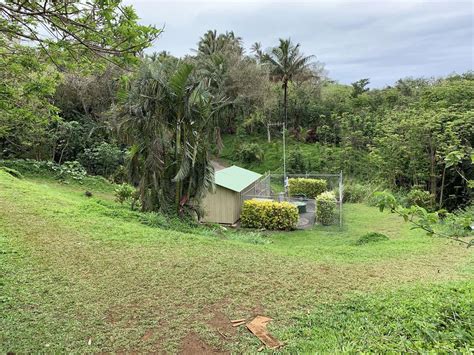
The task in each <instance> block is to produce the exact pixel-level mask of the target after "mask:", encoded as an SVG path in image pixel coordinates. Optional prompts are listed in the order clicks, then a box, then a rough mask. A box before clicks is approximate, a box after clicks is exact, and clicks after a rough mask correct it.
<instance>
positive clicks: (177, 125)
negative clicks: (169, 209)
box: [175, 115, 181, 213]
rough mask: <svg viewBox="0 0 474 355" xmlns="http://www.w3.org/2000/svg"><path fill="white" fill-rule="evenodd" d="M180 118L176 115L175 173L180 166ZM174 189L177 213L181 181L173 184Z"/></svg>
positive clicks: (177, 210)
mask: <svg viewBox="0 0 474 355" xmlns="http://www.w3.org/2000/svg"><path fill="white" fill-rule="evenodd" d="M180 121H181V118H180V115H178V120H177V122H176V146H175V149H176V151H175V159H176V167H177V169H176V173H177V172H178V170H179V167H180V165H181V164H180V159H179V154H180V152H181V122H180ZM175 189H176V195H175V204H176V212H177V213H179V202H180V199H181V181H176V185H175Z"/></svg>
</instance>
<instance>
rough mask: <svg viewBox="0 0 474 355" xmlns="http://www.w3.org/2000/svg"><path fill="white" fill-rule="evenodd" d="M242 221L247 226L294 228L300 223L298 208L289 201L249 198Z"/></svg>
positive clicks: (241, 217)
mask: <svg viewBox="0 0 474 355" xmlns="http://www.w3.org/2000/svg"><path fill="white" fill-rule="evenodd" d="M240 221H241V223H242V227H246V228H259V229H260V228H265V229H270V230H292V229H295V227H296V224H297V223H298V209H297V208H296V206H294V205H292V204H291V203H288V202H274V201H257V200H247V201H244V205H243V207H242V214H241V216H240Z"/></svg>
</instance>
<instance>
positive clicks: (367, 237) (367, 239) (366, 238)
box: [356, 232, 389, 245]
mask: <svg viewBox="0 0 474 355" xmlns="http://www.w3.org/2000/svg"><path fill="white" fill-rule="evenodd" d="M384 240H389V238H388V237H387V236H386V235H385V234H382V233H376V232H370V233H367V234H364V235H363V236H362V237H360V238H359V239H357V241H356V245H364V244H368V243H377V242H383V241H384Z"/></svg>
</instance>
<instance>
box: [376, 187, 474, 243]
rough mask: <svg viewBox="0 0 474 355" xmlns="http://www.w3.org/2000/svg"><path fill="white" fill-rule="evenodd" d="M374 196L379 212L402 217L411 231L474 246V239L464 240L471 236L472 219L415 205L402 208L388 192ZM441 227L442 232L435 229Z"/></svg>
mask: <svg viewBox="0 0 474 355" xmlns="http://www.w3.org/2000/svg"><path fill="white" fill-rule="evenodd" d="M374 196H375V203H376V206H377V207H378V208H379V209H380V211H381V212H383V211H384V210H385V209H390V211H391V212H392V213H396V214H398V215H399V216H400V217H402V218H403V219H404V220H405V222H410V223H411V224H412V225H413V229H422V230H424V231H425V232H426V233H427V234H428V235H429V236H436V237H440V238H446V239H449V240H452V241H455V242H459V243H461V244H465V245H466V246H467V247H468V248H469V247H471V246H473V245H474V239H466V238H468V237H469V236H471V235H472V228H471V225H472V223H473V219H472V217H466V216H457V215H455V214H452V213H447V212H446V213H445V212H441V211H437V212H428V211H427V210H426V209H424V208H423V207H420V206H416V205H415V206H410V207H403V206H402V205H400V204H399V203H398V201H397V199H396V198H395V196H393V195H392V194H391V193H389V192H376V193H375V194H374ZM441 226H443V227H444V228H443V229H442V230H439V229H438V228H436V227H441Z"/></svg>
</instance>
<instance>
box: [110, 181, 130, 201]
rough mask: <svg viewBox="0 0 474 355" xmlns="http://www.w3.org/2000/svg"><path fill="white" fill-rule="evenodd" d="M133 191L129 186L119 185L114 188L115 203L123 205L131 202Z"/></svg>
mask: <svg viewBox="0 0 474 355" xmlns="http://www.w3.org/2000/svg"><path fill="white" fill-rule="evenodd" d="M134 192H135V189H134V188H133V186H130V185H129V184H125V183H123V184H121V185H118V186H117V187H116V188H115V191H114V195H115V201H117V202H120V203H121V204H123V203H124V202H126V201H131V200H132V198H133V195H134Z"/></svg>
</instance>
